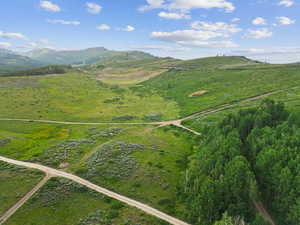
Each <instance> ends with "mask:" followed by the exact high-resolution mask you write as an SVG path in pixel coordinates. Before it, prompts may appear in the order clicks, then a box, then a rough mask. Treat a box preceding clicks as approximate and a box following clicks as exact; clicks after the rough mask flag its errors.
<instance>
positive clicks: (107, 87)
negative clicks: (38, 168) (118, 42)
mask: <svg viewBox="0 0 300 225" xmlns="http://www.w3.org/2000/svg"><path fill="white" fill-rule="evenodd" d="M114 57H116V58H118V60H116V61H114V60H112V58H110V59H109V58H106V60H105V61H102V62H96V63H93V64H91V65H86V66H81V67H75V68H69V67H66V69H65V71H64V72H65V73H62V74H59V75H57V74H56V73H55V74H53V70H52V69H55V68H52V67H44V68H41V69H42V70H41V72H42V73H44V72H45V74H47V73H51V74H50V75H48V76H33V75H37V74H31V75H30V74H28V76H11V77H9V76H7V77H0V156H4V157H8V158H11V159H17V160H21V161H30V162H34V163H38V164H39V165H46V166H49V167H51V168H56V169H61V170H64V171H66V172H68V173H71V174H75V175H77V176H79V177H81V178H83V179H85V180H87V181H90V182H92V183H93V184H95V185H98V186H100V187H104V188H107V189H109V190H111V191H114V192H116V193H119V194H121V195H123V196H126V197H128V198H130V199H133V200H136V201H139V202H141V203H144V204H147V205H149V206H151V207H154V208H156V209H158V210H160V211H162V212H164V213H167V214H168V215H171V216H173V217H176V218H178V219H180V220H183V221H186V222H187V223H189V224H193V225H202V224H207V225H220V224H223V223H221V222H222V220H224V221H225V222H227V221H234V220H238V219H239V220H240V221H242V222H245V223H244V224H247V225H270V224H269V222H268V221H265V220H266V218H268V215H271V216H272V218H273V220H275V221H279V222H280V225H281V224H283V225H286V224H287V225H289V224H297V221H299V219H298V218H299V216H298V215H297V212H298V211H297V210H299V204H298V203H297V202H296V201H295V199H296V198H297V197H298V196H299V193H300V191H299V188H298V185H297V182H298V180H299V179H298V177H299V176H298V175H297V174H298V170H299V168H298V167H299V166H297V165H298V164H299V163H298V162H299V159H298V158H297V160H296V156H297V155H298V153H297V151H299V148H298V146H299V144H298V143H300V142H299V127H300V125H299V124H300V123H299V113H298V111H297V109H299V108H300V104H299V99H300V88H299V87H300V76H299V75H300V74H299V69H300V67H299V65H298V64H288V65H272V64H264V63H260V62H256V61H253V60H250V59H247V58H245V57H210V58H202V59H195V60H187V61H183V60H176V59H173V58H149V59H135V60H126V58H125V59H124V58H123V56H114ZM61 67H62V68H64V66H59V67H58V68H61ZM39 71H40V69H37V70H32V71H31V72H32V73H36V72H39ZM27 72H28V71H26V73H27ZM18 73H19V72H18ZM21 73H22V72H21ZM24 73H25V71H24ZM42 73H40V75H41V74H42ZM24 75H25V74H24ZM280 90H281V92H280ZM266 93H269V94H268V95H266ZM254 96H256V97H254ZM257 96H259V97H257ZM267 96H269V97H271V98H273V99H275V100H280V101H281V102H284V103H285V105H286V108H284V104H282V103H277V102H273V101H270V100H265V98H266V97H267ZM247 100H249V101H247ZM250 100H251V101H250ZM261 102H262V103H261ZM228 106H232V107H231V108H226V107H228ZM244 108H246V110H242V111H239V110H240V109H244ZM218 109H219V110H218ZM231 113H232V114H233V115H230V114H231ZM190 114H192V115H193V116H188V117H185V116H186V115H190ZM228 114H229V115H228ZM1 118H3V119H2V120H1ZM179 118H183V119H179ZM181 122H182V123H181ZM289 136H291V137H292V138H291V139H289V138H288V137H289ZM274 149H275V150H276V151H275V150H274ZM287 151H288V152H289V154H285V152H287ZM277 152H278V154H277ZM269 155H270V157H268V156H269ZM273 159H276V162H277V163H276V165H275V164H274V166H272V165H273V164H272V163H273ZM0 169H1V168H0ZM0 173H1V171H0ZM297 176H298V177H297ZM285 180H286V181H288V182H289V183H288V184H285ZM293 181H295V183H293ZM16 182H17V181H16ZM294 184H295V185H294ZM6 187H7V186H6V185H3V189H5V188H6ZM285 188H287V189H285ZM24 190H25V188H24ZM285 190H286V191H285ZM269 193H276V194H277V195H276V196H277V197H278V198H274V196H272V195H270V194H269ZM0 198H1V196H0ZM15 199H16V198H15ZM284 199H288V202H287V203H286V202H284ZM13 202H14V199H12V200H9V202H8V204H7V205H12V204H13ZM220 202H221V204H220ZM79 206H80V207H79ZM288 206H291V207H290V208H289V207H288ZM6 208H7V207H6ZM264 210H265V215H264V214H262V213H261V211H264ZM4 211H5V210H4ZM53 214H55V215H57V216H56V217H55V219H52V220H51V219H49V218H50V217H48V216H45V215H53ZM29 215H30V216H29ZM101 216H102V217H101ZM222 217H223V219H222ZM101 218H102V219H105V222H106V224H112V225H117V224H142V225H153V224H166V223H164V222H161V221H157V220H156V219H155V218H153V217H151V216H149V215H147V214H145V213H142V212H140V211H137V210H136V209H133V208H130V207H128V206H126V205H124V204H122V203H120V202H118V201H116V200H113V199H111V198H108V197H107V196H102V195H99V193H98V194H97V193H94V192H92V191H91V190H89V189H87V188H86V187H82V186H80V185H78V184H77V183H73V182H70V181H68V180H64V179H61V178H55V179H53V178H52V179H51V180H49V181H48V182H47V184H46V185H45V186H43V188H42V189H41V190H40V191H39V192H38V193H37V195H36V196H35V197H33V198H31V199H30V200H29V201H28V202H27V203H26V204H25V205H24V206H22V207H21V209H20V210H19V211H17V212H16V213H15V215H14V216H13V217H11V218H10V219H9V220H8V223H7V224H11V225H14V224H25V225H27V224H28V225H29V224H30V223H33V224H37V225H45V224H47V225H61V224H70V225H79V224H80V225H81V224H85V222H86V221H90V220H91V219H95V221H97V222H99V221H100V222H102V219H101ZM272 218H271V219H272ZM219 220H220V221H221V222H220V223H218V222H217V221H219ZM267 220H268V219H267ZM27 221H29V222H27ZM82 221H83V222H82ZM295 221H296V222H295ZM81 222H82V223H81ZM100 222H99V223H100ZM215 222H216V223H215ZM100 224H101V223H100ZM225 224H226V223H225ZM227 224H230V225H231V224H234V223H233V222H232V223H227Z"/></svg>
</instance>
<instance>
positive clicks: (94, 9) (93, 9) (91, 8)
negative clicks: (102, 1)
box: [86, 2, 102, 14]
mask: <svg viewBox="0 0 300 225" xmlns="http://www.w3.org/2000/svg"><path fill="white" fill-rule="evenodd" d="M86 7H87V11H88V12H89V13H91V14H98V13H100V12H101V10H102V6H100V5H98V4H96V3H94V2H87V3H86Z"/></svg>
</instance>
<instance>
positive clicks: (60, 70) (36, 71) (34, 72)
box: [1, 65, 71, 76]
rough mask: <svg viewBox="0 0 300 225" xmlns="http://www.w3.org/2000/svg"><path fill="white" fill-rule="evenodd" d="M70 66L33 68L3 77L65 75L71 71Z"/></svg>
mask: <svg viewBox="0 0 300 225" xmlns="http://www.w3.org/2000/svg"><path fill="white" fill-rule="evenodd" d="M70 68H71V67H70V66H60V65H52V66H44V67H40V68H33V69H28V70H18V71H15V72H9V73H4V74H2V75H1V76H39V75H48V74H64V73H66V70H67V69H70Z"/></svg>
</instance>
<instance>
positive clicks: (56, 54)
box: [25, 47, 154, 65]
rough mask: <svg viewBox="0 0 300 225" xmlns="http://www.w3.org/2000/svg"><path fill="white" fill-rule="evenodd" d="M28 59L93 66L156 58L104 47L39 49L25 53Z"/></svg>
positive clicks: (48, 62)
mask: <svg viewBox="0 0 300 225" xmlns="http://www.w3.org/2000/svg"><path fill="white" fill-rule="evenodd" d="M25 55H27V56H28V57H30V58H32V59H34V60H38V61H41V62H43V63H46V64H58V65H61V64H67V65H68V64H91V63H99V62H101V61H111V62H114V61H118V60H135V59H147V58H154V56H152V55H150V54H147V53H144V52H138V51H129V52H125V51H124V52H121V51H111V50H108V49H105V48H102V47H98V48H89V49H84V50H65V51H58V50H51V49H37V50H33V51H30V52H27V53H25Z"/></svg>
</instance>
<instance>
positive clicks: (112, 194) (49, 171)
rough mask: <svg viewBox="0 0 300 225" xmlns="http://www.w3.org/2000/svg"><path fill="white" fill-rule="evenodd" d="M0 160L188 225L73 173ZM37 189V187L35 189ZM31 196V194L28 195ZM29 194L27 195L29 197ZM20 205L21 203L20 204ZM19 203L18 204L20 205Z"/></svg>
mask: <svg viewBox="0 0 300 225" xmlns="http://www.w3.org/2000/svg"><path fill="white" fill-rule="evenodd" d="M0 161H4V162H7V163H11V164H14V165H18V166H24V167H27V168H32V169H37V170H41V171H43V172H45V173H46V174H49V175H51V176H56V177H63V178H66V179H69V180H72V181H74V182H76V183H79V184H81V185H83V186H85V187H88V188H90V189H92V190H94V191H97V192H99V193H101V194H104V195H107V196H109V197H111V198H114V199H117V200H119V201H121V202H124V203H126V204H128V205H130V206H133V207H136V208H138V209H140V210H142V211H144V212H145V213H147V214H150V215H153V216H156V217H158V218H160V219H162V220H164V221H166V222H168V223H170V224H174V225H189V224H188V223H185V222H183V221H181V220H179V219H176V218H174V217H172V216H169V215H167V214H165V213H163V212H161V211H158V210H157V209H154V208H152V207H150V206H148V205H145V204H143V203H141V202H138V201H135V200H133V199H130V198H127V197H125V196H122V195H119V194H117V193H115V192H112V191H109V190H107V189H105V188H102V187H100V186H97V185H95V184H93V183H91V182H89V181H87V180H85V179H82V178H80V177H78V176H76V175H73V174H70V173H66V172H64V171H60V170H56V169H53V168H50V167H47V166H43V165H39V164H35V163H29V162H23V161H18V160H13V159H9V158H6V157H2V156H0ZM37 190H38V189H37ZM30 196H31V195H30ZM30 196H29V197H30ZM27 200H28V199H25V201H27ZM21 205H22V204H21ZM21 205H20V206H21Z"/></svg>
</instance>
